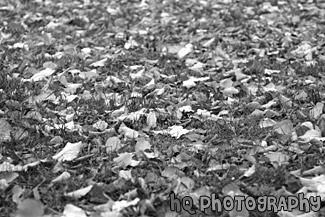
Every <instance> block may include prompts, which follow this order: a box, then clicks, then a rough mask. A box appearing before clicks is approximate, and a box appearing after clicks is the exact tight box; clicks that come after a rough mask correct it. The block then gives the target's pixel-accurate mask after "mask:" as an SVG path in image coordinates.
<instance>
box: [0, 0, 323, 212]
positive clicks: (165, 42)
mask: <svg viewBox="0 0 325 217" xmlns="http://www.w3.org/2000/svg"><path fill="white" fill-rule="evenodd" d="M84 2H87V1H84ZM217 2H218V3H216V2H214V1H206V4H204V3H202V2H201V3H199V2H197V1H168V2H167V1H156V2H155V3H148V5H141V2H139V1H126V2H124V3H118V2H115V1H110V2H106V1H96V3H94V4H93V5H83V3H82V2H81V1H80V2H79V1H75V2H70V3H68V2H64V1H62V2H60V1H56V3H52V2H47V3H46V2H45V3H44V2H37V1H6V3H4V4H3V7H4V8H3V9H2V10H1V11H0V13H1V16H2V17H3V18H4V21H3V24H4V25H3V27H2V28H1V29H0V31H1V37H2V38H1V39H0V42H1V43H0V50H1V51H0V71H1V73H0V112H1V113H0V119H1V126H0V135H1V137H0V147H1V149H0V150H1V152H0V153H1V155H0V163H4V162H7V163H10V164H12V165H15V166H18V165H20V166H24V165H28V164H30V163H37V164H35V165H30V166H29V167H28V169H27V170H18V171H10V170H9V169H7V170H6V169H3V170H1V172H0V179H5V180H7V181H8V183H7V185H4V186H2V187H1V190H0V192H1V194H0V204H1V205H0V213H1V216H9V215H11V216H19V215H18V214H17V213H19V210H21V209H22V208H21V207H20V204H21V203H22V201H23V200H24V199H25V198H33V199H35V200H37V201H40V202H41V203H42V204H44V206H45V210H44V212H45V213H46V214H47V215H48V216H61V214H62V213H63V212H64V211H65V209H66V205H67V204H74V205H75V206H78V207H80V208H82V210H84V211H88V212H89V213H90V214H89V216H101V215H100V212H99V211H97V212H96V211H95V210H96V208H98V205H102V204H106V203H107V202H111V203H112V204H114V203H115V204H117V201H124V202H126V201H131V200H132V199H135V198H139V201H140V202H139V203H137V204H136V205H133V206H125V207H124V208H122V209H121V210H120V212H119V213H120V215H121V216H122V215H123V216H167V214H166V215H165V213H168V214H169V216H176V214H175V213H174V212H172V211H170V209H169V208H168V203H169V198H168V195H169V194H170V193H172V192H177V191H178V196H179V197H182V196H184V195H186V194H187V195H191V194H193V193H195V192H197V191H199V190H202V189H203V188H204V187H206V188H208V189H209V192H210V193H217V195H218V197H220V198H223V197H224V196H225V195H226V194H225V192H224V189H226V188H227V186H229V184H230V183H232V184H234V185H235V186H237V187H238V188H239V189H240V190H239V191H240V192H241V193H242V194H247V195H250V196H252V197H254V198H257V197H258V196H261V195H279V194H281V192H282V191H283V189H286V191H287V192H291V193H292V194H295V193H297V192H298V191H299V190H300V189H301V188H302V187H303V184H302V183H301V182H300V178H301V177H306V178H312V177H317V175H318V174H313V175H312V176H304V175H303V173H304V171H308V170H310V169H313V168H315V167H317V166H321V165H323V159H324V157H325V156H324V151H323V148H322V146H323V142H322V141H321V140H318V139H317V138H316V139H313V140H309V141H308V142H302V141H300V140H299V139H297V138H298V137H300V136H303V135H304V134H305V133H306V131H308V130H309V128H308V127H307V128H303V127H302V125H303V123H304V124H306V122H310V123H311V125H312V126H313V127H314V129H317V127H318V128H319V131H321V135H320V136H324V126H323V125H322V124H321V119H322V117H320V116H321V114H322V113H323V112H322V111H319V113H320V115H319V116H317V115H316V116H317V118H316V119H315V118H314V117H313V116H312V115H311V112H310V111H311V110H312V109H313V108H315V106H316V105H317V103H323V102H324V87H323V83H324V76H323V75H322V74H323V71H324V66H325V64H324V61H323V60H322V58H321V57H322V55H323V51H322V47H321V46H320V44H319V43H317V40H314V39H311V38H308V36H307V35H305V33H304V32H306V30H305V29H304V28H305V27H304V25H307V24H310V23H309V21H308V19H305V17H304V16H302V17H301V23H302V24H301V25H299V24H297V23H296V24H293V23H292V22H293V21H292V20H290V19H289V18H290V17H291V15H292V14H294V13H295V12H294V11H295V10H298V9H293V8H292V7H294V4H292V3H291V2H290V1H289V2H287V3H283V4H282V5H281V4H280V3H279V2H278V1H270V2H271V4H272V5H273V6H274V7H277V8H280V9H279V10H286V11H287V12H288V14H287V15H286V16H287V17H288V20H286V18H283V19H282V18H278V19H279V20H280V21H279V22H280V23H281V22H282V24H281V25H282V26H281V25H280V24H279V25H276V24H270V25H266V24H265V22H268V21H270V20H272V19H273V18H267V20H266V21H265V20H262V18H261V17H260V15H263V14H264V15H265V16H266V15H270V14H271V15H272V14H276V13H277V12H265V11H264V12H263V10H265V9H263V7H262V6H263V4H262V3H261V4H256V5H250V3H249V2H248V1H243V2H240V3H239V2H238V3H234V4H222V3H221V1H220V2H219V1H217ZM264 4H265V5H266V3H264ZM302 5H303V6H305V7H307V6H308V3H303V2H302ZM213 6H214V7H213ZM12 7H13V8H15V10H14V9H12ZM310 7H316V6H315V5H314V4H311V5H310ZM249 10H253V11H254V13H253V12H249ZM267 10H271V9H267ZM108 11H111V12H108ZM306 13H307V15H308V13H310V12H306ZM283 16H284V15H283ZM313 16H315V17H320V16H321V15H320V14H316V15H313ZM253 18H254V19H255V20H257V21H256V22H254V21H252V20H253ZM147 21H148V22H147ZM55 23H57V24H58V25H56V24H55ZM51 26H55V27H53V28H52V27H51ZM307 26H308V25H307ZM288 28H291V29H292V32H290V31H291V30H288ZM288 31H289V33H290V34H292V35H291V36H290V37H291V39H292V41H289V42H288V46H287V47H286V48H285V49H282V46H284V45H283V43H284V42H283V41H284V40H286V37H285V35H284V32H288ZM143 32H145V33H143ZM263 34H264V36H263ZM308 34H310V35H312V37H315V38H316V39H318V40H319V41H321V40H322V37H323V36H322V35H323V32H322V29H321V28H320V27H319V28H318V27H315V28H312V27H310V29H309V30H308ZM253 36H254V37H255V36H256V37H260V38H262V39H261V40H257V41H256V40H255V41H254V37H253ZM210 39H213V41H212V43H211V44H210V45H208V46H204V44H205V43H206V42H207V41H208V40H210ZM309 39H310V40H309ZM133 40H134V41H133ZM304 40H307V41H308V40H309V43H310V44H311V45H312V47H313V48H314V51H313V56H312V58H313V61H315V62H316V63H315V64H309V65H308V64H307V63H306V62H308V61H305V60H304V58H303V57H299V56H297V55H296V56H294V55H292V51H293V50H295V49H297V48H298V47H299V45H300V44H301V43H302V41H304ZM134 42H136V44H135V43H134ZM132 43H133V44H132ZM186 43H192V44H193V46H194V50H193V51H192V52H190V53H189V54H188V55H187V56H186V57H185V58H183V59H180V58H178V57H177V52H175V51H174V50H176V51H179V50H180V49H181V47H183V45H185V44H186ZM21 44H22V45H21ZM127 46H130V47H131V48H128V47H127ZM132 46H133V47H132ZM164 47H167V48H168V49H167V50H168V51H169V52H168V53H167V54H164V52H163V51H164ZM216 47H218V49H220V50H222V51H223V52H224V53H225V54H227V55H228V56H229V58H225V57H224V56H225V55H223V54H220V52H221V51H216ZM87 49H91V52H89V53H88V52H87ZM263 50H264V51H265V52H266V54H265V55H264V56H263V55H262V54H261V53H262V52H263ZM269 51H277V53H276V52H275V54H269V55H268V54H267V53H268V52H269ZM218 52H219V53H218ZM61 56H62V57H61ZM104 58H107V59H106V61H103V62H102V63H99V64H98V65H97V66H94V65H92V64H93V63H96V62H97V61H100V60H102V59H104ZM235 60H245V61H242V62H240V63H235V62H236V61H235ZM191 61H192V62H194V63H197V62H200V63H203V65H204V66H203V68H202V69H198V70H193V69H191V65H190V62H191ZM45 68H52V69H53V73H52V74H51V75H49V76H45V77H44V78H43V79H40V80H39V81H32V80H28V79H30V78H31V77H32V76H33V75H35V74H37V73H39V72H41V71H42V70H44V69H45ZM237 69H238V70H239V71H240V73H242V74H244V78H247V76H250V79H249V80H248V81H243V80H240V79H238V78H237V77H238V76H239V75H238V74H236V73H234V74H231V73H230V72H231V70H237ZM265 69H267V70H278V72H274V73H272V74H267V73H266V70H265ZM73 70H74V71H73ZM141 71H142V74H141V75H140V74H139V73H141ZM109 76H113V77H109ZM191 77H197V78H201V77H208V80H206V81H199V82H196V83H195V84H194V85H193V86H192V87H186V86H185V85H184V81H187V80H188V79H190V78H191ZM109 78H110V79H109ZM227 79H228V80H227ZM152 80H154V83H151V84H148V83H149V82H151V81H152ZM227 82H231V84H230V85H228V86H227ZM272 84H274V85H277V86H275V87H276V88H275V90H274V91H270V90H269V89H267V88H269V87H270V86H269V85H272ZM75 85H77V86H75ZM223 85H226V86H227V87H225V86H223ZM229 87H233V88H236V89H237V90H238V92H234V93H232V94H230V95H227V93H226V92H225V89H226V90H227V91H230V90H229V89H227V88H229ZM44 93H45V94H44ZM299 93H300V94H302V96H303V97H300V98H299V97H297V96H298V94H299ZM69 97H74V98H69ZM282 99H285V100H286V101H288V102H290V103H291V106H288V104H286V103H284V102H282V101H281V100H282ZM271 102H274V103H273V104H272V105H271V104H270V106H267V105H268V104H269V103H271ZM184 106H189V107H190V110H181V108H183V107H184ZM141 109H144V110H143V111H144V112H143V113H142V114H141V115H140V116H139V118H135V119H132V118H130V116H129V118H123V115H126V117H127V115H130V114H132V113H136V112H138V111H140V110H141ZM120 110H121V111H120ZM200 110H205V111H206V112H210V113H209V115H208V116H206V117H203V116H202V115H200V113H199V111H200ZM150 112H152V114H153V113H154V115H155V117H156V119H154V120H155V122H156V123H155V125H156V126H151V127H150V126H149V124H148V115H149V113H150ZM265 120H272V121H273V122H272V123H273V125H271V126H270V127H261V123H262V122H263V121H265ZM283 120H289V121H290V123H292V125H293V128H292V129H291V133H293V134H294V133H297V138H296V139H294V137H293V136H291V135H290V136H288V135H286V134H283V133H281V132H280V133H279V132H276V128H275V127H274V124H275V123H280V122H281V121H283ZM71 123H73V124H74V125H73V126H71V125H69V124H71ZM98 123H101V124H104V123H105V124H106V126H105V127H104V128H101V127H100V126H98ZM96 124H97V125H96ZM175 125H177V126H183V128H184V129H187V130H192V131H191V132H188V133H187V134H184V135H182V136H181V137H179V138H177V137H175V136H173V135H171V134H168V133H167V134H166V133H165V134H164V133H162V134H157V131H161V130H166V129H168V127H171V126H175ZM125 128H128V129H132V130H134V131H136V132H137V133H139V135H140V136H139V138H144V139H145V140H146V141H148V142H149V144H150V147H149V148H148V149H149V150H142V149H141V148H142V145H143V144H139V140H138V138H132V136H128V135H126V134H127V133H126V131H125ZM4 136H9V137H10V139H8V138H5V137H4ZM320 136H319V137H320ZM112 137H117V138H118V140H119V144H121V147H120V148H118V149H112V150H109V151H107V149H108V148H107V146H109V145H111V144H107V140H108V139H109V138H112ZM80 141H81V142H82V144H83V147H82V148H81V149H80V152H79V153H78V156H76V157H75V158H74V159H73V160H71V161H62V162H61V161H58V160H55V159H53V158H52V157H53V156H54V155H55V154H57V153H59V152H60V151H61V150H62V149H63V148H64V147H65V145H66V144H67V143H77V142H80ZM139 147H140V151H139V150H138V149H139ZM268 148H269V149H268ZM125 153H131V154H133V157H132V160H134V161H137V162H138V164H137V165H135V166H132V165H130V162H129V161H128V160H126V159H124V160H123V161H125V162H126V163H127V164H126V166H121V165H119V163H118V161H117V159H118V157H119V156H121V154H125ZM148 153H151V154H153V153H158V154H157V155H155V156H154V157H152V158H150V157H148V156H149V154H148ZM274 153H276V154H278V156H282V157H283V156H284V159H285V160H279V162H278V163H275V162H274V160H273V158H272V157H273V155H274ZM252 166H254V168H255V172H254V173H252V174H250V175H247V173H246V172H247V171H248V170H249V169H250V168H251V167H252ZM297 170H300V174H299V175H297V174H296V173H294V171H297ZM13 172H15V173H16V174H17V177H15V178H14V179H13V180H9V179H8V175H13ZM63 172H69V173H70V177H69V178H68V179H63V180H61V181H59V182H57V183H52V182H51V181H52V180H53V179H55V178H56V177H58V176H59V175H60V174H61V173H63ZM293 174H295V175H293ZM184 177H186V178H188V179H185V178H184ZM189 180H191V181H189ZM192 181H193V186H190V184H189V183H192ZM90 185H93V187H92V189H91V191H89V192H88V193H86V194H85V195H83V196H81V197H70V196H67V195H66V193H68V192H72V191H76V190H78V189H81V188H85V187H87V186H90ZM183 185H184V186H185V187H184V186H183ZM177 186H178V187H177ZM180 186H181V187H180ZM202 191H203V190H202ZM18 192H19V193H18ZM205 193H206V192H205ZM318 193H319V192H318ZM14 198H16V199H14ZM17 209H18V211H17ZM107 209H108V208H107ZM106 211H107V212H108V210H106ZM110 211H111V210H110ZM111 212H113V211H111ZM15 213H16V214H15ZM111 215H112V216H113V215H114V216H117V214H116V213H114V214H111ZM180 215H181V216H188V215H189V214H188V213H186V212H185V211H184V212H182V214H180ZM196 216H230V217H235V216H233V214H231V213H229V212H227V211H225V210H222V211H221V212H219V213H215V212H212V211H207V212H205V213H204V212H199V213H198V214H196ZM249 216H264V217H266V216H280V214H279V213H278V214H276V213H273V212H265V213H261V212H259V211H258V210H253V211H250V212H249ZM295 216H296V215H295Z"/></svg>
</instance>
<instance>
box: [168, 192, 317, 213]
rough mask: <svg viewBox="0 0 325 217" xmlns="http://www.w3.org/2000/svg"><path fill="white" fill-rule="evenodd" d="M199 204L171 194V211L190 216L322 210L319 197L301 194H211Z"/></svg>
mask: <svg viewBox="0 0 325 217" xmlns="http://www.w3.org/2000/svg"><path fill="white" fill-rule="evenodd" d="M194 204H197V203H195V202H194V201H193V198H192V197H190V196H185V197H183V198H182V199H179V198H177V197H176V195H175V194H174V193H171V194H170V210H171V211H176V212H182V211H183V210H185V211H187V212H188V213H189V214H191V215H194V214H196V210H199V211H201V212H204V211H206V210H207V209H211V210H212V211H217V212H221V211H222V210H226V211H232V210H234V209H235V210H237V211H242V210H243V209H245V208H246V209H247V210H248V211H252V210H255V209H258V210H259V211H260V212H265V211H273V212H279V211H281V210H283V211H289V212H290V211H293V210H294V209H299V211H304V212H310V211H314V212H317V211H319V210H320V206H321V198H320V197H319V196H316V197H310V198H308V199H307V198H305V197H304V194H303V193H299V194H298V195H297V196H293V195H290V196H280V197H278V198H277V197H275V196H260V197H258V198H257V199H256V198H253V197H251V196H243V195H236V196H233V197H231V196H229V195H227V196H225V197H224V198H223V199H219V198H218V197H217V195H216V194H214V193H213V194H211V195H210V197H209V196H201V197H200V198H199V201H198V207H197V206H195V205H194Z"/></svg>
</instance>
